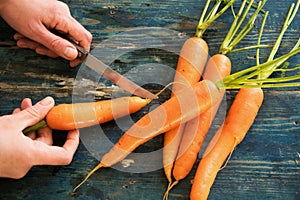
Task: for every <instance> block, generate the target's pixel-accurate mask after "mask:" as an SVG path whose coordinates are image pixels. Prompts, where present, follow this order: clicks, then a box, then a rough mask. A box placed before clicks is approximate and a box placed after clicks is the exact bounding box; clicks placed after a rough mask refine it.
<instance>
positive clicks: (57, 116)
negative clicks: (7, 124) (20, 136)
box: [23, 96, 150, 134]
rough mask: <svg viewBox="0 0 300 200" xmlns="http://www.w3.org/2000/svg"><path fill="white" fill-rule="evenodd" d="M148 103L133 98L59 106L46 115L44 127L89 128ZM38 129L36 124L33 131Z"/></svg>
mask: <svg viewBox="0 0 300 200" xmlns="http://www.w3.org/2000/svg"><path fill="white" fill-rule="evenodd" d="M149 102H150V99H143V98H140V97H136V96H133V97H120V98H116V99H110V100H102V101H97V102H87V103H75V104H60V105H57V106H54V107H53V108H52V109H51V110H50V111H49V112H48V113H47V116H46V124H45V125H47V126H48V127H50V128H51V129H56V130H74V129H78V128H84V127H89V126H93V125H96V124H101V123H105V122H108V121H111V120H113V119H116V118H119V117H123V116H126V115H129V114H132V113H134V112H137V111H138V110H140V109H141V108H143V107H144V106H146V105H147V104H148V103H149ZM42 122H43V121H42ZM39 128H40V127H39V125H38V124H37V126H36V127H35V128H34V129H39ZM34 129H32V128H31V127H29V128H27V129H25V130H24V131H23V133H24V134H27V133H29V132H32V131H34Z"/></svg>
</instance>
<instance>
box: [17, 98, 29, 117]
mask: <svg viewBox="0 0 300 200" xmlns="http://www.w3.org/2000/svg"><path fill="white" fill-rule="evenodd" d="M30 106H32V103H31V99H29V98H25V99H23V100H22V102H21V108H16V109H14V110H13V113H12V114H16V113H18V112H20V111H21V110H24V109H25V108H27V107H30Z"/></svg>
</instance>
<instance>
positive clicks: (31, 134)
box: [26, 132, 36, 140]
mask: <svg viewBox="0 0 300 200" xmlns="http://www.w3.org/2000/svg"><path fill="white" fill-rule="evenodd" d="M26 136H27V137H29V138H30V139H32V140H35V139H36V133H35V132H31V133H29V134H27V135H26Z"/></svg>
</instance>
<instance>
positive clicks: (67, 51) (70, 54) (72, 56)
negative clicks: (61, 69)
mask: <svg viewBox="0 0 300 200" xmlns="http://www.w3.org/2000/svg"><path fill="white" fill-rule="evenodd" d="M77 54H78V52H77V50H76V49H74V48H71V47H67V48H66V49H65V52H64V55H65V56H66V57H67V58H70V59H75V58H76V57H77Z"/></svg>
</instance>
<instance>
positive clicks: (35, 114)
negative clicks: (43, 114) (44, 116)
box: [26, 106, 40, 118]
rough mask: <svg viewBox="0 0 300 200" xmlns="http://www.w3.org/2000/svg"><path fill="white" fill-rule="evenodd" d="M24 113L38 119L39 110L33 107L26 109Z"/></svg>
mask: <svg viewBox="0 0 300 200" xmlns="http://www.w3.org/2000/svg"><path fill="white" fill-rule="evenodd" d="M26 112H27V113H28V114H29V115H30V116H32V117H33V118H40V110H39V109H38V108H36V107H34V106H33V107H30V108H28V109H26Z"/></svg>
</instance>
